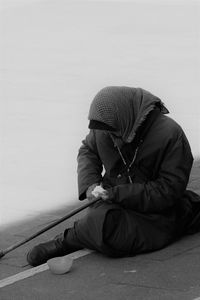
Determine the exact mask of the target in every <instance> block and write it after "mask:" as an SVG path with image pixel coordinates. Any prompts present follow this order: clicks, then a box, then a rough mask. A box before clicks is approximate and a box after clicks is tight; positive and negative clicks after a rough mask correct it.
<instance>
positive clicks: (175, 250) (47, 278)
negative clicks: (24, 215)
mask: <svg viewBox="0 0 200 300" xmlns="http://www.w3.org/2000/svg"><path fill="white" fill-rule="evenodd" d="M199 170H200V163H199V162H195V165H194V168H193V171H192V175H191V179H190V184H189V187H190V188H192V189H194V190H196V191H198V192H199V188H200V187H199ZM71 209H73V207H68V208H62V209H60V210H57V211H53V212H52V213H49V214H46V215H44V214H43V215H39V216H38V217H37V218H34V219H32V220H29V221H27V222H24V223H18V224H16V225H15V226H11V227H9V228H7V229H5V230H4V231H2V232H1V236H0V244H1V247H2V249H3V248H6V247H8V246H9V245H11V244H13V243H15V242H16V241H18V240H19V239H23V238H24V237H26V236H28V235H30V234H31V233H34V232H35V231H37V230H39V229H40V228H43V227H44V226H46V225H47V224H49V223H50V222H52V221H54V220H55V219H57V218H59V217H60V216H63V215H64V214H65V211H66V210H71ZM84 213H85V212H82V213H79V214H78V215H77V216H76V217H74V218H72V219H71V220H70V221H66V222H64V223H63V224H60V225H58V226H57V227H56V228H54V229H52V230H50V231H49V232H46V233H44V234H42V235H41V236H40V237H38V238H36V239H34V240H33V241H31V242H29V243H27V244H25V245H24V246H22V247H20V248H18V249H16V250H14V251H12V252H10V253H9V254H7V255H5V256H4V257H3V258H2V259H1V261H0V268H1V272H0V286H1V283H2V280H3V279H4V278H7V277H10V276H11V275H14V274H17V273H21V272H23V271H25V270H28V269H29V270H30V269H31V270H32V271H34V269H33V268H30V267H29V266H28V265H27V263H26V258H25V254H26V252H27V250H28V249H29V248H30V247H32V246H33V245H34V244H36V243H38V242H40V241H44V240H47V239H49V238H51V237H53V236H54V235H56V234H57V233H58V232H60V231H61V230H63V229H64V228H65V227H66V226H67V225H69V224H70V223H72V222H73V221H74V219H75V218H78V217H80V215H81V214H84ZM199 260H200V234H195V235H192V236H187V237H185V238H183V239H182V240H180V241H178V242H176V243H175V244H173V245H171V246H169V247H167V248H165V249H163V250H161V251H157V252H154V253H149V254H145V255H138V256H136V257H131V258H123V259H111V258H106V257H103V256H102V255H100V254H97V253H91V254H88V255H86V256H83V257H81V258H78V259H76V260H75V261H74V265H73V268H72V270H71V272H70V273H68V274H64V275H54V274H52V273H51V272H50V271H49V270H44V271H43V272H40V273H38V274H36V275H34V276H32V277H27V278H26V279H23V280H20V281H18V282H15V283H13V284H11V285H7V286H4V287H2V288H0V299H1V300H12V299H13V300H14V299H15V300H17V299H19V300H23V299H26V300H27V299H37V300H38V299H44V298H47V299H52V300H56V299H73V300H76V299H77V300H79V299H109V300H111V299H154V300H155V299H188V300H189V299H198V298H199V299H200V280H199V278H200V264H199ZM17 276H19V277H20V275H17Z"/></svg>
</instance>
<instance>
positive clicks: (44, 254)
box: [27, 237, 70, 267]
mask: <svg viewBox="0 0 200 300" xmlns="http://www.w3.org/2000/svg"><path fill="white" fill-rule="evenodd" d="M68 253H70V251H68V250H67V249H66V247H64V246H63V245H62V240H61V238H60V237H58V238H55V239H54V240H51V241H48V242H46V243H42V244H39V245H37V246H35V247H33V249H31V250H30V251H29V252H28V253H27V261H28V263H29V264H30V265H31V266H33V267H35V266H39V265H41V264H44V263H46V262H47V260H48V259H50V258H53V257H57V256H63V255H66V254H68Z"/></svg>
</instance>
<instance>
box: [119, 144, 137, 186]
mask: <svg viewBox="0 0 200 300" xmlns="http://www.w3.org/2000/svg"><path fill="white" fill-rule="evenodd" d="M138 149H139V146H138V147H137V148H136V149H135V153H134V156H133V159H132V161H131V163H130V164H129V165H128V164H127V162H126V160H125V158H124V156H123V154H122V152H121V150H120V148H119V146H117V150H118V152H119V155H120V157H121V159H122V161H123V163H124V165H125V166H126V170H127V173H128V179H129V182H130V183H133V181H132V178H131V176H130V168H131V167H132V165H133V164H134V162H135V160H136V157H137V153H138Z"/></svg>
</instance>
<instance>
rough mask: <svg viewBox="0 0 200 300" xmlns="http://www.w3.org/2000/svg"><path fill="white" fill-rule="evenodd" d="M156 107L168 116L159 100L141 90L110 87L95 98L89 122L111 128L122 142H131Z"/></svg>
mask: <svg viewBox="0 0 200 300" xmlns="http://www.w3.org/2000/svg"><path fill="white" fill-rule="evenodd" d="M156 106H157V107H159V109H160V111H161V112H162V113H163V114H166V113H169V111H168V110H167V109H166V107H165V106H164V104H163V103H162V101H161V100H160V99H159V98H158V97H156V96H154V95H152V94H151V93H150V92H148V91H145V90H144V89H141V88H131V87H125V86H122V87H121V86H110V87H105V88H103V89H102V90H100V91H99V92H98V94H97V95H96V96H95V98H94V99H93V101H92V103H91V106H90V110H89V116H88V119H89V120H90V121H98V122H99V123H100V124H102V123H103V124H106V125H107V126H109V127H111V128H114V130H115V131H116V132H118V133H120V135H121V137H122V139H123V141H124V142H125V143H130V142H132V141H133V139H134V137H135V134H136V131H137V129H138V128H139V126H140V125H141V124H142V123H143V121H144V120H145V119H146V117H147V115H148V114H149V113H150V112H151V111H152V110H153V109H154V108H155V107H156ZM99 129H102V128H99Z"/></svg>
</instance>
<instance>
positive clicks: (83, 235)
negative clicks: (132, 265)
mask: <svg viewBox="0 0 200 300" xmlns="http://www.w3.org/2000/svg"><path fill="white" fill-rule="evenodd" d="M174 227H175V224H174V222H173V218H171V217H169V216H161V215H144V214H140V213H137V212H135V211H132V210H127V209H123V208H121V207H120V206H119V205H116V204H109V203H105V202H98V203H96V204H95V205H94V206H93V207H90V208H89V209H88V212H87V214H86V216H85V217H83V218H82V219H80V220H79V221H76V222H75V223H74V226H73V227H72V228H68V229H66V230H65V233H64V245H65V246H66V247H69V248H71V249H73V251H75V250H79V249H83V248H89V249H94V250H96V251H98V252H101V253H103V254H105V255H107V256H112V257H123V256H132V255H135V254H138V253H144V252H149V251H154V250H158V249H161V248H163V247H164V246H166V245H168V244H169V243H171V242H172V241H173V240H174Z"/></svg>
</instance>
